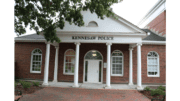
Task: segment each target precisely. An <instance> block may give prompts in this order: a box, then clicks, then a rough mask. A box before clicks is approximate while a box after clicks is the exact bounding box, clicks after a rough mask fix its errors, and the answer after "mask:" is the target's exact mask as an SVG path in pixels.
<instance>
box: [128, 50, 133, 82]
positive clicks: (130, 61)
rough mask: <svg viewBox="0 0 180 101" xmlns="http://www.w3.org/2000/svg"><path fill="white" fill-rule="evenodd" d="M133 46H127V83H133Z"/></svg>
mask: <svg viewBox="0 0 180 101" xmlns="http://www.w3.org/2000/svg"><path fill="white" fill-rule="evenodd" d="M132 50H133V48H132V47H130V48H129V85H134V84H133V62H132V61H133V55H132Z"/></svg>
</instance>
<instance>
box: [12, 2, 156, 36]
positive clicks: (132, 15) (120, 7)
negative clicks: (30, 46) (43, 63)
mask: <svg viewBox="0 0 180 101" xmlns="http://www.w3.org/2000/svg"><path fill="white" fill-rule="evenodd" d="M158 1H159V0H123V1H122V2H120V3H118V4H114V5H112V6H111V7H112V8H113V11H114V12H115V13H116V14H117V15H119V16H121V17H122V18H124V19H126V20H127V21H129V22H131V23H133V24H134V25H137V24H138V23H139V22H140V20H141V19H142V18H143V17H144V16H145V15H146V14H147V13H148V12H149V10H150V9H151V8H152V7H153V6H154V5H155V4H156V3H157V2H158ZM34 33H35V31H34V30H30V29H29V27H27V28H26V33H25V34H24V35H28V34H34ZM24 35H21V36H24ZM14 37H17V36H16V34H15V33H14Z"/></svg>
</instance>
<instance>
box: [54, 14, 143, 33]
mask: <svg viewBox="0 0 180 101" xmlns="http://www.w3.org/2000/svg"><path fill="white" fill-rule="evenodd" d="M82 15H83V20H84V22H85V25H84V26H82V27H78V26H76V25H74V24H72V25H70V24H69V22H65V26H64V28H63V29H62V30H61V29H59V28H57V32H59V33H61V32H115V33H116V32H118V33H145V32H144V31H142V30H141V29H139V28H138V27H136V26H135V25H133V24H131V23H130V22H128V21H126V20H125V19H123V18H121V17H119V16H118V19H115V18H112V17H108V18H107V17H106V18H105V19H104V20H101V19H99V18H98V17H97V15H96V14H95V13H91V12H90V11H82ZM92 21H93V22H96V23H97V25H98V26H97V27H94V26H88V24H89V22H92Z"/></svg>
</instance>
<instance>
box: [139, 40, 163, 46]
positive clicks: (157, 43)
mask: <svg viewBox="0 0 180 101" xmlns="http://www.w3.org/2000/svg"><path fill="white" fill-rule="evenodd" d="M142 44H155V45H166V41H149V40H142Z"/></svg>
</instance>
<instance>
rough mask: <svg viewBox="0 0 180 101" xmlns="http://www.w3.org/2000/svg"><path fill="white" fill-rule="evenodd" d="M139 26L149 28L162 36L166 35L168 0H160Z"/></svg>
mask: <svg viewBox="0 0 180 101" xmlns="http://www.w3.org/2000/svg"><path fill="white" fill-rule="evenodd" d="M138 26H139V27H140V28H147V29H149V30H151V31H153V32H154V33H156V34H158V35H160V36H166V0H159V1H158V2H157V3H156V4H155V5H154V7H152V8H151V9H150V11H149V12H148V13H147V14H146V15H145V16H144V17H143V19H142V20H141V21H140V22H139V24H138Z"/></svg>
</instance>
